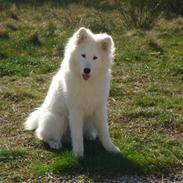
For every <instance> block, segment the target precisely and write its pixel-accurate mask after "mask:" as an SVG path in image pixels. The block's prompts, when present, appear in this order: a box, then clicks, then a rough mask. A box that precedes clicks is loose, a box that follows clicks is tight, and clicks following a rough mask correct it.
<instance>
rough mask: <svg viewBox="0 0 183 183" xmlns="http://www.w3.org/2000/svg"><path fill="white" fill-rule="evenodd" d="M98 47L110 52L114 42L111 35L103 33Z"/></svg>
mask: <svg viewBox="0 0 183 183" xmlns="http://www.w3.org/2000/svg"><path fill="white" fill-rule="evenodd" d="M100 47H101V49H102V51H104V52H110V51H112V50H113V47H114V43H113V40H112V37H111V36H109V35H107V34H105V35H104V37H103V39H101V40H100Z"/></svg>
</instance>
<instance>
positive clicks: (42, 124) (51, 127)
mask: <svg viewBox="0 0 183 183" xmlns="http://www.w3.org/2000/svg"><path fill="white" fill-rule="evenodd" d="M65 126H66V118H65V117H63V116H60V115H58V114H54V113H51V112H49V111H47V112H45V113H43V114H41V116H40V118H39V125H38V128H37V130H36V135H37V137H38V138H39V139H41V140H43V141H44V142H47V143H48V144H49V146H50V148H52V149H59V148H61V147H62V143H61V138H62V136H63V133H64V131H65Z"/></svg>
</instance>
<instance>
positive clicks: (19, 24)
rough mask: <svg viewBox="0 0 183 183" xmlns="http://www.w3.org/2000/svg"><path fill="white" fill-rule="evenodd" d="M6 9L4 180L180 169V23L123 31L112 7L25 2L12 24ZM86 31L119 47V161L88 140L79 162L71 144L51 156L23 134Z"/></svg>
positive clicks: (1, 114) (0, 157) (0, 70)
mask: <svg viewBox="0 0 183 183" xmlns="http://www.w3.org/2000/svg"><path fill="white" fill-rule="evenodd" d="M9 5H11V3H10V2H9V3H7V4H6V5H5V4H4V6H5V7H6V8H5V9H3V10H2V11H1V14H0V15H1V16H0V21H1V22H2V27H0V77H1V80H0V120H1V123H0V133H1V141H0V147H1V150H0V181H2V182H23V181H27V180H28V179H30V180H31V181H35V182H36V181H37V180H38V178H39V179H40V180H41V181H44V180H45V178H46V177H47V176H48V174H52V175H53V176H55V177H58V176H64V175H78V174H79V175H80V174H83V175H85V176H86V179H87V181H86V182H91V181H92V180H93V177H94V175H100V176H102V177H106V176H116V175H121V174H137V173H138V174H149V175H154V174H160V175H162V174H167V173H173V172H179V171H181V166H182V163H183V162H182V160H183V151H182V149H183V137H182V133H183V108H182V106H183V100H182V97H183V92H182V88H183V84H182V79H183V70H182V68H183V62H182V60H183V55H182V45H183V36H182V35H183V34H182V33H183V32H182V30H183V29H182V28H183V27H182V25H183V24H182V22H183V20H182V17H179V18H176V19H172V20H165V19H161V20H158V21H157V23H156V24H155V26H154V27H153V28H152V29H151V30H142V29H132V28H131V29H129V28H128V27H125V26H124V24H123V23H122V17H121V16H120V14H119V12H118V11H116V10H114V9H112V10H110V11H107V10H105V11H103V10H100V9H96V8H97V7H95V6H94V7H90V6H81V5H70V6H64V7H62V6H57V7H55V6H53V5H50V4H44V5H40V6H38V7H35V8H36V9H35V10H34V8H33V7H32V6H30V5H26V4H25V5H19V7H18V8H17V10H16V14H15V16H17V18H16V19H13V18H11V17H9V14H8V13H7V12H8V11H9V8H10V7H9ZM11 11H13V10H11ZM12 13H13V12H12ZM96 14H97V16H96ZM85 17H88V18H87V19H86V18H85ZM113 17H116V18H115V20H114V19H113ZM10 24H11V25H10ZM13 26H14V27H15V26H16V30H15V29H13V28H12V27H13ZM81 26H86V27H89V28H91V29H92V30H93V31H94V32H100V31H106V32H108V33H109V34H111V35H112V36H113V39H114V42H115V45H116V58H115V61H114V65H113V79H112V85H111V92H110V97H109V122H110V133H111V137H112V139H113V141H114V143H115V144H116V145H117V146H119V147H120V149H121V150H122V153H121V154H119V155H113V154H110V153H107V152H106V151H105V150H104V149H103V147H102V146H101V144H100V143H99V142H98V141H95V142H88V141H86V142H85V156H84V158H81V159H80V158H77V157H75V156H74V155H73V154H72V153H71V147H70V144H64V149H63V150H58V151H51V150H50V149H49V148H48V147H47V146H46V145H45V144H43V143H41V142H40V141H38V140H36V138H35V137H34V135H33V133H32V132H25V131H24V130H23V126H22V123H23V121H25V118H26V117H27V116H28V114H29V113H30V112H31V111H33V109H34V108H36V107H38V106H39V105H40V104H41V103H42V101H43V99H44V97H45V95H46V92H47V90H48V87H49V84H50V82H51V77H52V76H53V75H54V73H55V72H56V71H57V70H58V68H59V65H60V62H61V60H62V58H63V52H64V46H65V44H66V42H67V40H68V38H69V37H70V36H71V35H72V33H73V32H74V31H75V30H76V29H77V28H79V27H81Z"/></svg>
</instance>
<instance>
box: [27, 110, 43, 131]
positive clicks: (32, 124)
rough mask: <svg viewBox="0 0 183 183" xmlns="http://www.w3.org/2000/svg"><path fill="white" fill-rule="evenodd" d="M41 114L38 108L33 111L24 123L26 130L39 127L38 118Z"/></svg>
mask: <svg viewBox="0 0 183 183" xmlns="http://www.w3.org/2000/svg"><path fill="white" fill-rule="evenodd" d="M39 115H40V109H39V108H38V109H36V110H35V111H34V112H32V113H31V114H30V115H29V117H28V118H27V120H26V121H25V123H24V128H25V130H35V129H36V128H37V127H38V120H39Z"/></svg>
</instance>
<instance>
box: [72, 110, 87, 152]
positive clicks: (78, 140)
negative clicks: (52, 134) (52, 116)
mask: <svg viewBox="0 0 183 183" xmlns="http://www.w3.org/2000/svg"><path fill="white" fill-rule="evenodd" d="M69 125H70V130H71V138H72V149H73V153H74V154H75V155H77V156H83V153H84V147H83V115H82V114H81V112H80V111H79V110H77V109H76V110H73V109H72V110H70V111H69Z"/></svg>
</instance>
